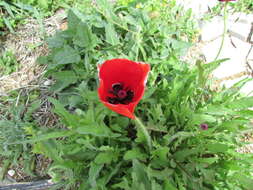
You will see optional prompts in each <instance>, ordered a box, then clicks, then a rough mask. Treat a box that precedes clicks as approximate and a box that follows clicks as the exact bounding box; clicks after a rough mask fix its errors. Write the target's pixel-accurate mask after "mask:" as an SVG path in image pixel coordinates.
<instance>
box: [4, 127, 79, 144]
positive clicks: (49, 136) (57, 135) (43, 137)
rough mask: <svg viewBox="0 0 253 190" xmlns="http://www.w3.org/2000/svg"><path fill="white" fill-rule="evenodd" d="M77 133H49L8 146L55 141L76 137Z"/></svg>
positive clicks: (65, 131) (63, 131)
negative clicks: (61, 138) (56, 139)
mask: <svg viewBox="0 0 253 190" xmlns="http://www.w3.org/2000/svg"><path fill="white" fill-rule="evenodd" d="M74 134H75V132H73V131H67V130H62V131H54V132H49V133H46V134H43V135H39V136H37V137H34V138H32V139H30V140H24V141H16V142H11V143H7V144H9V145H10V144H24V143H35V142H39V141H45V140H48V139H55V138H60V137H69V136H72V135H74Z"/></svg>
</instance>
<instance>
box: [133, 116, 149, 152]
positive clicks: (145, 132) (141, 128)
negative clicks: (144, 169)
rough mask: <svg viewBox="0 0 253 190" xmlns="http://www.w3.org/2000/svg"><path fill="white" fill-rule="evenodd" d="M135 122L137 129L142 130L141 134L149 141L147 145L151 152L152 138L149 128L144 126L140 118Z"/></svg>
mask: <svg viewBox="0 0 253 190" xmlns="http://www.w3.org/2000/svg"><path fill="white" fill-rule="evenodd" d="M135 121H136V123H137V127H138V128H139V129H140V130H141V132H142V133H143V135H144V137H145V139H146V141H147V145H148V148H149V150H151V148H152V143H151V137H150V135H149V133H148V130H147V128H146V127H145V126H144V125H143V124H142V122H141V120H140V119H139V118H138V117H136V118H135Z"/></svg>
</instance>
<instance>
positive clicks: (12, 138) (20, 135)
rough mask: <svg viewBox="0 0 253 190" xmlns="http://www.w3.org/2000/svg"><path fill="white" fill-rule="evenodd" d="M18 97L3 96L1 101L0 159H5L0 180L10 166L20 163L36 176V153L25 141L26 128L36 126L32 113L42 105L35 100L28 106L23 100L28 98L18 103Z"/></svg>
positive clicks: (29, 173) (25, 169)
mask: <svg viewBox="0 0 253 190" xmlns="http://www.w3.org/2000/svg"><path fill="white" fill-rule="evenodd" d="M19 95H21V94H19ZM13 96H16V95H15V94H13ZM18 99H19V98H17V99H16V98H13V99H12V98H11V97H8V98H7V100H4V98H1V101H0V110H1V116H0V145H1V146H0V159H1V160H4V163H3V165H2V164H1V168H2V170H1V172H0V180H2V179H3V177H4V175H5V172H6V170H7V169H8V168H9V167H14V166H16V167H17V166H20V165H22V166H23V170H24V172H25V173H26V174H28V175H30V176H34V174H33V166H34V155H33V154H31V145H30V144H28V143H27V142H25V141H26V140H27V139H28V137H27V133H26V130H29V129H31V128H33V126H34V123H33V122H32V121H31V120H32V115H31V114H32V113H33V112H34V110H36V109H37V108H38V107H39V106H40V102H38V101H33V102H32V103H31V104H29V105H27V106H29V107H28V108H26V107H25V106H24V102H23V101H26V100H22V101H20V104H17V103H18V102H17V101H18ZM25 113H26V114H25ZM21 157H22V159H21V160H20V158H21Z"/></svg>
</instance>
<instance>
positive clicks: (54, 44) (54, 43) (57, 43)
mask: <svg viewBox="0 0 253 190" xmlns="http://www.w3.org/2000/svg"><path fill="white" fill-rule="evenodd" d="M46 41H47V44H48V47H49V48H50V49H53V48H61V47H63V45H64V43H65V39H64V38H63V37H62V36H61V33H56V34H55V35H54V36H52V37H49V38H48V39H46Z"/></svg>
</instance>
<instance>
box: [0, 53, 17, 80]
mask: <svg viewBox="0 0 253 190" xmlns="http://www.w3.org/2000/svg"><path fill="white" fill-rule="evenodd" d="M17 69H18V63H17V60H16V57H15V55H14V54H13V53H12V52H11V51H5V52H4V53H3V54H2V55H0V76H1V75H6V74H7V75H8V74H10V73H12V72H15V71H16V70H17Z"/></svg>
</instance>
